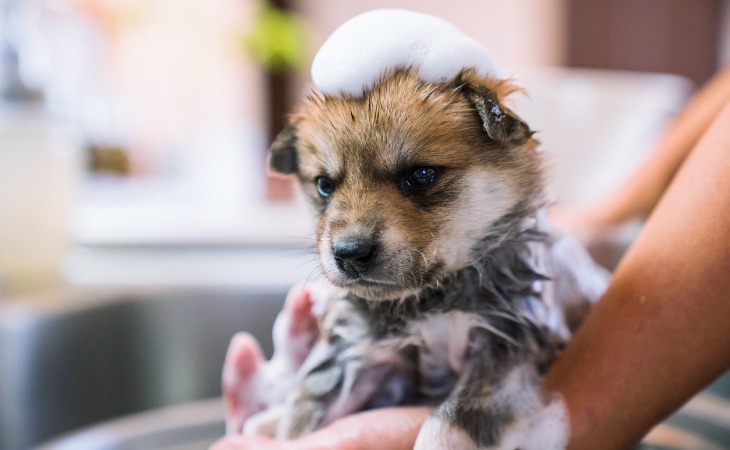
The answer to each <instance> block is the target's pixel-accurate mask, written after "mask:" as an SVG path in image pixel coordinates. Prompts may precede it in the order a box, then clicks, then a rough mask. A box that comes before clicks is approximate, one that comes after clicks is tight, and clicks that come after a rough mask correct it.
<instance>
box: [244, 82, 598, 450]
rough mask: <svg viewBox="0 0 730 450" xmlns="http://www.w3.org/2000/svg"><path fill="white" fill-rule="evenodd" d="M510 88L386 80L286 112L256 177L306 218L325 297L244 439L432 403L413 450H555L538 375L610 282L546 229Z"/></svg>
mask: <svg viewBox="0 0 730 450" xmlns="http://www.w3.org/2000/svg"><path fill="white" fill-rule="evenodd" d="M513 91H515V87H514V86H513V85H512V84H510V82H508V81H505V80H500V79H495V78H490V77H483V76H479V75H477V74H476V73H475V72H474V71H472V70H463V71H461V72H460V73H459V74H458V75H457V76H456V77H454V78H453V79H450V80H447V81H444V82H438V83H428V82H424V81H421V80H420V79H419V77H418V76H417V73H416V71H414V70H410V69H407V68H400V69H396V70H391V71H389V72H387V74H385V75H384V76H383V77H382V78H381V79H380V80H379V81H378V82H377V83H375V85H374V86H373V87H371V88H370V89H368V90H367V91H366V92H365V93H364V95H363V96H362V97H349V96H347V95H336V96H328V95H323V94H319V93H314V94H312V95H310V96H309V97H308V98H307V99H306V100H305V101H304V102H303V104H302V105H301V106H300V107H299V108H298V109H297V110H296V112H295V113H294V114H293V116H292V118H291V122H290V125H289V126H288V127H287V128H286V129H285V130H284V131H283V132H282V133H281V134H280V136H279V137H278V138H277V140H276V142H275V143H274V144H273V146H272V148H271V154H270V167H271V169H273V170H274V171H276V172H279V173H283V174H290V175H294V176H296V178H297V179H298V181H299V184H300V186H301V188H302V189H303V191H304V193H305V195H306V196H307V197H308V198H309V200H310V201H311V204H312V205H313V207H314V209H315V210H316V213H317V219H316V220H317V224H316V230H317V243H318V244H317V249H318V254H319V260H320V263H321V268H322V271H323V273H324V275H325V277H326V279H327V280H328V281H329V283H331V285H332V286H333V287H331V288H328V289H324V290H320V291H319V292H318V293H316V295H314V297H316V298H315V301H314V303H315V305H314V309H315V316H316V318H317V320H318V325H317V328H318V330H319V335H318V337H317V339H316V343H314V345H313V347H312V348H311V351H309V352H308V354H307V355H306V359H305V360H304V362H303V363H302V365H301V366H300V367H298V369H297V370H296V372H292V376H291V377H290V378H291V379H290V383H289V385H288V386H291V389H290V390H289V392H287V393H286V394H282V395H280V396H279V397H278V398H277V399H276V400H274V401H268V402H263V403H266V404H265V405H264V406H266V407H268V410H267V412H264V413H261V414H259V415H257V416H254V417H252V418H251V419H249V424H248V429H249V430H254V431H259V432H261V431H262V430H266V429H268V430H269V432H270V433H273V434H276V435H277V436H278V437H281V438H289V437H295V436H299V435H302V434H305V433H308V432H310V431H312V430H314V429H316V428H317V427H320V426H322V425H324V424H327V423H330V422H331V421H333V420H335V419H337V418H339V417H342V416H344V415H346V414H350V413H353V412H356V411H361V410H364V409H369V408H375V407H381V406H387V405H400V404H432V405H437V408H436V409H435V411H434V413H433V415H432V417H431V418H430V419H429V420H428V421H427V422H426V424H425V425H424V427H423V429H422V430H421V433H420V435H419V440H418V443H417V446H416V447H417V448H422V449H425V448H454V449H468V448H474V449H477V448H478V449H485V448H505V449H515V448H522V449H528V448H560V446H561V445H564V440H565V438H566V436H565V434H566V433H565V429H564V427H567V424H565V423H563V422H561V421H562V420H563V419H564V417H563V416H562V415H561V414H562V413H561V409H560V405H559V404H557V403H556V402H557V400H555V399H551V398H545V397H544V396H543V395H542V394H541V393H540V392H539V389H538V384H539V376H540V374H541V373H542V372H543V371H544V370H545V368H546V367H547V366H548V365H549V364H550V362H551V361H552V360H553V359H554V358H555V357H556V355H557V354H558V353H559V351H560V350H561V348H562V347H563V346H564V344H565V343H566V342H567V341H568V339H569V338H570V335H571V332H572V331H573V330H574V329H575V328H576V327H577V325H578V324H579V323H580V320H581V319H582V317H583V315H584V313H585V312H586V311H587V310H588V309H589V307H590V305H591V303H592V302H593V301H594V300H595V299H597V298H598V296H599V295H600V294H601V293H602V292H603V290H604V288H605V285H606V280H607V277H606V276H605V273H604V272H603V271H602V270H601V269H600V268H598V267H597V266H596V265H594V263H593V262H592V261H591V260H590V258H589V257H588V255H587V254H586V252H585V251H584V250H583V249H582V247H581V246H580V245H579V244H577V242H576V241H574V240H572V239H570V238H569V237H565V236H560V235H558V234H557V233H556V232H555V231H554V230H552V229H551V228H550V226H549V224H548V223H547V219H546V214H545V211H544V210H545V206H546V200H545V196H544V193H543V189H544V175H543V162H542V158H541V154H540V152H539V150H538V142H537V141H536V140H535V139H534V138H533V133H532V132H531V131H530V129H529V128H528V126H527V125H526V124H525V123H524V122H523V121H522V120H521V119H520V118H519V117H518V116H517V115H515V114H514V113H513V112H512V111H510V110H509V109H508V108H507V107H506V106H505V103H504V100H505V98H506V97H507V96H508V95H509V94H510V93H512V92H513ZM556 405H557V406H556ZM262 407H263V406H262ZM551 408H552V409H551ZM259 409H260V408H259ZM546 417H547V419H546ZM545 420H548V422H549V424H548V425H545V423H543V422H545ZM550 421H552V422H550ZM556 427H557V428H556ZM561 427H563V428H561ZM548 428H552V429H553V430H563V431H559V432H558V431H556V432H554V433H543V432H544V431H545V430H546V429H548ZM529 430H538V431H540V433H542V434H540V436H539V437H534V436H533V437H531V438H529V439H533V440H532V441H530V440H529V439H528V438H526V437H524V436H528V435H530V432H529ZM525 439H528V440H525ZM535 439H537V440H538V441H539V442H538V443H537V444H534V442H535ZM533 444H534V445H536V446H532V445H533ZM531 446H532V447H531Z"/></svg>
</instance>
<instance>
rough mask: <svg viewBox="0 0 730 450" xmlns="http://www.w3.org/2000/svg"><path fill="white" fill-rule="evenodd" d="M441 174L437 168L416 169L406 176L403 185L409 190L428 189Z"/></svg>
mask: <svg viewBox="0 0 730 450" xmlns="http://www.w3.org/2000/svg"><path fill="white" fill-rule="evenodd" d="M440 172H441V171H440V170H439V169H438V168H436V167H414V168H413V169H411V170H409V171H408V173H407V174H406V177H405V178H404V179H403V185H404V187H406V188H408V189H421V188H425V187H428V186H430V185H432V184H433V183H434V182H435V181H436V179H437V178H438V176H439V173H440Z"/></svg>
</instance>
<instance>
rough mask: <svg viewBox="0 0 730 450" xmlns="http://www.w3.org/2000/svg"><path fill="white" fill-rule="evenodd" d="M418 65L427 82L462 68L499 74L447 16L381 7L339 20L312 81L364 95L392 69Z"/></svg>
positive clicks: (315, 64)
mask: <svg viewBox="0 0 730 450" xmlns="http://www.w3.org/2000/svg"><path fill="white" fill-rule="evenodd" d="M398 67H413V68H418V70H419V75H420V77H421V79H423V80H424V81H426V82H440V81H445V80H448V79H450V78H453V77H454V76H456V75H457V74H458V73H459V71H460V70H462V69H465V68H473V69H475V70H476V71H477V72H478V73H479V74H481V75H492V76H498V73H499V71H498V68H497V64H496V62H495V61H494V58H492V56H491V54H490V53H489V51H488V50H487V49H486V48H485V47H484V46H482V45H481V44H479V43H478V42H477V41H475V40H474V39H472V38H470V37H468V36H466V35H465V34H464V33H462V32H461V31H460V30H459V29H458V28H456V27H455V26H453V25H452V24H450V23H449V22H446V21H445V20H442V19H439V18H437V17H433V16H430V15H428V14H423V13H418V12H413V11H405V10H401V9H378V10H373V11H369V12H366V13H363V14H360V15H358V16H355V17H353V18H352V19H350V20H348V21H347V22H345V23H343V24H342V25H340V27H339V28H337V29H336V30H335V31H334V32H333V33H332V35H330V37H329V38H327V40H326V41H325V42H324V44H322V47H321V48H320V49H319V51H318V52H317V54H316V55H315V57H314V61H313V62H312V80H313V81H314V84H315V85H316V86H317V88H319V89H320V90H321V91H322V92H324V93H325V94H330V95H336V94H347V95H351V96H355V97H359V96H361V95H362V94H363V92H364V91H366V90H367V89H368V88H370V87H372V85H373V84H375V83H376V82H377V81H378V80H379V79H380V78H381V77H382V76H383V75H384V74H385V73H386V72H387V71H388V70H389V69H394V68H398Z"/></svg>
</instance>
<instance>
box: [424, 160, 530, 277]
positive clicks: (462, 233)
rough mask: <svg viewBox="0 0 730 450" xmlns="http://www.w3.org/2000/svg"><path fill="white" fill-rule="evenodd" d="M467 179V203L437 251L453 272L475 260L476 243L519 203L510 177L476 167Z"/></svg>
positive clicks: (442, 238)
mask: <svg viewBox="0 0 730 450" xmlns="http://www.w3.org/2000/svg"><path fill="white" fill-rule="evenodd" d="M464 182H465V189H466V192H464V194H463V195H462V196H461V198H462V199H463V200H462V202H463V203H462V204H461V205H459V206H458V208H456V211H458V213H457V214H455V215H454V217H453V218H452V219H451V224H450V226H449V227H447V228H446V230H444V233H443V235H442V236H441V237H440V238H439V239H438V242H440V243H441V247H440V248H439V249H437V251H438V253H440V254H441V257H442V258H443V261H444V263H445V264H446V266H447V268H448V269H449V270H450V271H454V270H458V269H461V268H463V267H465V266H467V265H469V264H470V263H472V260H471V257H472V255H471V250H472V249H473V247H474V245H475V244H476V243H477V242H478V241H479V240H480V239H482V238H484V236H485V235H486V234H487V231H488V230H489V228H490V227H491V226H492V225H494V223H495V222H496V221H497V220H498V219H500V218H501V217H502V216H504V215H505V214H506V213H507V212H508V211H509V210H510V209H511V208H512V207H513V206H514V205H515V203H516V202H517V196H516V195H515V193H514V192H513V189H512V187H511V185H510V183H509V181H508V177H506V176H505V175H502V174H499V173H497V172H496V171H490V170H485V169H474V170H472V171H471V172H470V173H467V174H466V175H465V176H464Z"/></svg>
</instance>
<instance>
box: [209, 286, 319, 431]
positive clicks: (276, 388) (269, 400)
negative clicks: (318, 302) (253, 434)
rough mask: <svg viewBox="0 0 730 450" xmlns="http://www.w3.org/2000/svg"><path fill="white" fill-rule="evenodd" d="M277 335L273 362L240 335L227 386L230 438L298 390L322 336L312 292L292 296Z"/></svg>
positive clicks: (229, 359) (229, 360)
mask: <svg viewBox="0 0 730 450" xmlns="http://www.w3.org/2000/svg"><path fill="white" fill-rule="evenodd" d="M273 334H274V336H273V340H274V348H275V349H274V356H273V357H272V359H271V360H270V361H268V362H265V361H264V358H263V353H262V351H261V347H260V346H259V344H258V342H257V341H256V340H255V338H254V337H253V336H251V335H250V334H248V333H239V334H237V335H236V336H234V338H233V339H232V340H231V343H230V345H229V347H228V352H227V354H226V359H225V363H224V365H223V380H222V381H223V396H224V398H225V403H226V429H227V433H228V434H236V433H241V432H242V431H243V429H244V424H245V423H246V421H247V420H248V419H249V418H250V417H251V416H253V415H255V414H257V413H259V412H261V411H262V410H264V409H266V408H271V407H272V406H273V405H275V404H281V403H283V400H284V396H285V394H286V392H287V390H288V389H290V388H291V386H293V384H294V379H295V376H296V371H297V369H298V368H299V367H300V366H301V364H302V362H303V361H304V359H305V358H306V356H307V354H308V353H309V351H310V350H311V348H312V346H313V345H314V341H315V340H316V338H317V336H318V334H319V330H318V328H317V323H316V319H315V318H314V317H313V315H312V298H311V292H310V291H309V288H307V287H306V286H297V287H295V288H293V289H292V290H291V291H290V292H289V295H288V296H287V299H286V302H285V304H284V308H283V310H282V311H281V312H280V313H279V315H278V317H277V319H276V322H275V324H274V333H273ZM272 410H274V411H275V410H276V408H272ZM274 416H275V415H274V414H267V415H266V417H267V420H257V421H255V422H256V423H258V424H259V425H250V426H247V427H246V428H247V430H254V431H257V430H258V429H259V428H265V426H264V425H263V424H264V423H267V422H270V421H271V420H272V419H271V417H274ZM274 428H275V427H274Z"/></svg>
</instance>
